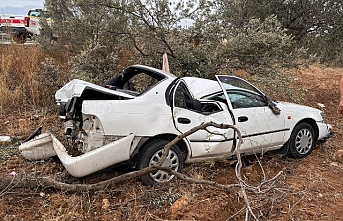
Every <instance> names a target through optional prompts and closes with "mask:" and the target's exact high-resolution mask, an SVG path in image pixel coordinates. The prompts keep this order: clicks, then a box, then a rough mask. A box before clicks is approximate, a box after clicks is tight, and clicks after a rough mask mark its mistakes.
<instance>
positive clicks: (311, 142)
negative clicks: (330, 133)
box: [289, 122, 316, 158]
mask: <svg viewBox="0 0 343 221" xmlns="http://www.w3.org/2000/svg"><path fill="white" fill-rule="evenodd" d="M315 143H316V140H315V137H314V130H313V128H312V126H311V125H310V124H308V123H305V122H303V123H300V124H298V125H296V126H295V128H294V129H293V132H292V134H291V137H290V140H289V153H290V155H291V156H292V157H294V158H303V157H306V156H307V155H309V154H310V153H311V152H312V150H313V148H314V146H315Z"/></svg>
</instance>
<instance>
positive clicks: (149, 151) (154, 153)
mask: <svg viewBox="0 0 343 221" xmlns="http://www.w3.org/2000/svg"><path fill="white" fill-rule="evenodd" d="M168 143H169V142H168V141H166V140H158V141H155V142H153V143H152V144H151V145H148V146H146V147H145V148H143V150H142V152H141V155H140V158H139V162H138V169H143V168H145V167H149V166H152V165H156V164H157V163H158V161H159V160H160V158H161V157H162V154H163V149H164V146H165V145H166V144H168ZM162 166H163V167H169V168H170V169H172V170H174V171H177V172H180V171H181V168H182V166H183V159H182V155H181V151H180V149H179V148H178V147H177V146H176V145H174V146H172V147H171V148H170V149H169V152H168V154H167V158H166V160H165V161H164V162H163V164H162ZM173 178H174V175H171V174H169V173H168V172H165V171H163V170H157V171H154V172H152V173H149V174H146V175H144V176H142V182H143V183H144V184H146V185H154V184H155V183H162V182H167V181H170V180H172V179H173Z"/></svg>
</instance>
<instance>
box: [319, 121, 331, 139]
mask: <svg viewBox="0 0 343 221" xmlns="http://www.w3.org/2000/svg"><path fill="white" fill-rule="evenodd" d="M317 125H318V140H322V141H324V140H326V139H329V138H330V137H332V136H333V135H334V132H332V126H331V125H330V124H326V123H318V122H317Z"/></svg>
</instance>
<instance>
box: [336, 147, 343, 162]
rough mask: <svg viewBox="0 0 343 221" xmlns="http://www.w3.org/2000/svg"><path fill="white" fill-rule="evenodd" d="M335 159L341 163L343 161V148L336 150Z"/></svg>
mask: <svg viewBox="0 0 343 221" xmlns="http://www.w3.org/2000/svg"><path fill="white" fill-rule="evenodd" d="M334 159H335V160H336V161H337V162H339V163H343V149H342V150H337V151H336V154H335V157H334Z"/></svg>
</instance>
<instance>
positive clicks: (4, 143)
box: [0, 136, 12, 146]
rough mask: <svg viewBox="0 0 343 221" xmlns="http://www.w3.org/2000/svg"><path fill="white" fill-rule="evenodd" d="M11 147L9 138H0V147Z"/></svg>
mask: <svg viewBox="0 0 343 221" xmlns="http://www.w3.org/2000/svg"><path fill="white" fill-rule="evenodd" d="M9 145H12V139H11V137H10V136H0V146H9Z"/></svg>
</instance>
